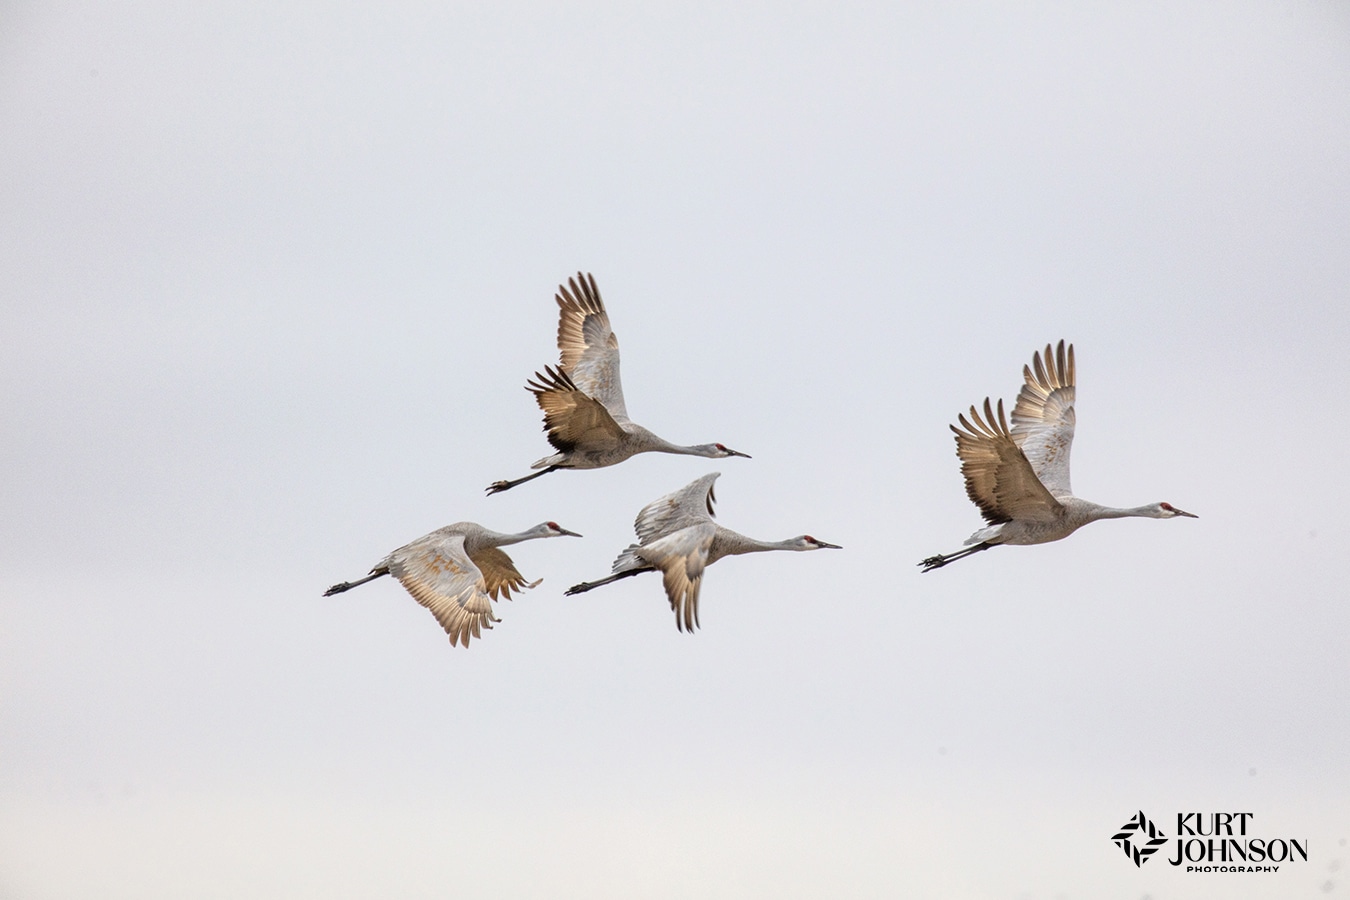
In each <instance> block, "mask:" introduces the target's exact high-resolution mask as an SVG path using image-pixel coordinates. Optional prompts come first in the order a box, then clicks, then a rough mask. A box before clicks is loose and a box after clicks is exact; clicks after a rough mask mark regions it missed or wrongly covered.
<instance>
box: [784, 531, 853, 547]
mask: <svg viewBox="0 0 1350 900" xmlns="http://www.w3.org/2000/svg"><path fill="white" fill-rule="evenodd" d="M795 540H796V542H797V543H798V544H799V545H800V546H799V547H798V548H797V549H799V550H843V549H844V548H843V547H841V546H839V545H838V544H827V543H825V542H824V541H820V540H816V539H815V538H813V537H811V535H809V534H804V535H802V536H801V537H799V538H796V539H795Z"/></svg>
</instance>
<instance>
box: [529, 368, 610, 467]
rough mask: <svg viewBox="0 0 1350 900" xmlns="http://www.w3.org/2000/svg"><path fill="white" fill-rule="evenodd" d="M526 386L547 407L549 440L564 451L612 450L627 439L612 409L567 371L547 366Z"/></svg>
mask: <svg viewBox="0 0 1350 900" xmlns="http://www.w3.org/2000/svg"><path fill="white" fill-rule="evenodd" d="M525 388H526V390H528V391H530V392H531V393H533V394H534V399H535V401H536V402H537V403H538V404H539V408H540V409H542V410H543V411H544V430H545V431H547V432H548V442H549V443H550V444H552V445H553V446H554V447H556V448H557V449H558V450H560V451H561V452H563V453H569V452H571V451H572V450H576V449H577V448H582V449H584V450H591V451H599V450H609V449H612V448H614V447H617V446H618V445H619V442H620V441H621V440H622V439H623V429H622V428H620V427H619V423H618V422H616V421H614V417H613V416H611V415H610V414H609V410H607V409H605V407H604V406H603V405H602V404H601V403H600V401H598V400H596V399H595V398H593V397H590V396H588V395H587V394H585V393H584V392H583V391H582V390H581V389H580V388H578V387H577V385H576V383H575V382H573V381H572V378H571V377H570V376H569V375H568V374H567V372H566V371H564V370H562V369H554V368H552V367H551V366H545V367H544V373H543V374H542V375H541V374H540V373H538V372H535V373H534V378H533V379H531V380H530V381H528V382H527V383H526V385H525ZM541 462H542V461H541Z"/></svg>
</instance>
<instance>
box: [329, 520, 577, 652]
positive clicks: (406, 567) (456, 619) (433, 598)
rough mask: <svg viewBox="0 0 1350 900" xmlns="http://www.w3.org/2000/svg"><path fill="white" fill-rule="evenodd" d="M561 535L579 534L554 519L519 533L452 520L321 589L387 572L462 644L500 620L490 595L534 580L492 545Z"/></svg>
mask: <svg viewBox="0 0 1350 900" xmlns="http://www.w3.org/2000/svg"><path fill="white" fill-rule="evenodd" d="M563 535H570V536H572V537H581V535H579V534H577V533H576V532H575V531H568V530H567V529H566V528H563V527H562V526H561V525H559V524H558V523H557V522H544V523H542V524H539V525H536V526H534V527H533V528H531V529H529V530H528V531H522V532H520V533H519V534H502V533H500V532H497V531H491V530H489V529H487V528H484V527H483V526H482V525H479V524H477V523H476V522H456V523H455V524H454V525H447V526H445V527H444V528H438V529H436V530H435V531H433V532H431V534H427V535H423V536H422V537H420V538H418V539H417V540H415V541H413V542H412V543H411V544H405V545H403V546H402V547H399V548H398V549H397V550H395V551H394V552H393V553H390V554H389V555H388V556H386V557H385V558H384V559H382V560H380V561H379V562H378V563H376V564H375V568H373V569H371V570H370V574H369V575H367V576H366V577H365V578H358V579H357V580H356V581H344V582H342V583H341V584H335V585H333V586H332V587H330V588H329V589H328V590H326V591H324V593H323V595H324V596H325V597H331V596H333V595H334V594H340V593H342V592H343V591H349V590H351V589H352V588H354V587H356V586H357V585H361V584H365V583H366V582H367V581H374V580H375V579H376V578H379V577H381V576H383V575H393V576H394V577H395V578H397V579H398V580H399V581H400V582H402V584H403V587H404V588H406V589H407V591H408V593H409V594H412V595H413V599H415V600H416V601H417V602H418V603H420V604H422V605H423V606H425V607H426V608H427V609H429V610H431V614H432V615H433V616H435V617H436V621H437V622H440V623H441V627H442V628H444V629H445V633H446V634H447V635H449V637H450V645H451V646H455V645H456V644H461V643H462V645H463V646H464V647H468V646H469V638H470V637H481V636H482V629H484V628H488V629H490V628H492V623H493V622H500V621H501V619H498V618H497V617H496V616H494V615H493V614H492V603H491V601H492V600H496V599H497V597H498V596H499V595H500V596H502V597H505V598H506V599H507V600H510V599H511V592H512V591H513V590H514V591H519V590H522V589H525V588H532V587H535V586H536V585H538V584H539V581H532V582H529V583H526V581H525V578H524V576H522V575H521V574H520V572H518V571H517V570H516V566H515V563H513V562H511V557H509V556H507V555H506V554H505V553H504V552H503V551H502V550H500V549H498V548H500V547H504V546H506V545H508V544H519V543H520V542H521V541H532V540H534V539H536V538H548V537H562V536H563ZM542 580H543V579H540V581H542Z"/></svg>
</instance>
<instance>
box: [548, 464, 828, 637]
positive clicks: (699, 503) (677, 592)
mask: <svg viewBox="0 0 1350 900" xmlns="http://www.w3.org/2000/svg"><path fill="white" fill-rule="evenodd" d="M718 475H719V473H717V472H713V473H711V474H708V475H704V476H703V477H702V478H699V479H698V480H696V481H693V482H691V483H689V484H687V485H685V486H684V487H682V488H680V489H679V490H678V491H675V492H674V493H671V494H667V495H666V496H664V497H662V498H660V499H659V500H655V501H653V502H651V503H649V504H647V505H646V506H644V507H643V508H642V511H641V512H639V513H638V515H637V521H636V522H634V523H633V528H634V530H636V531H637V535H638V543H636V544H633V545H632V546H630V547H629V548H628V549H627V550H624V551H623V552H622V553H620V554H619V558H618V559H616V560H615V561H614V568H613V572H614V574H612V575H610V576H609V577H608V578H602V579H600V580H599V581H590V582H583V583H581V584H577V585H573V586H572V587H570V588H568V589H567V591H566V593H568V594H580V593H584V592H585V591H589V590H591V589H592V588H597V587H600V586H601V585H602V584H610V583H611V582H614V581H618V580H619V579H620V578H628V577H630V576H633V575H640V574H642V573H643V572H655V571H657V570H658V569H659V570H660V571H661V572H662V573H663V574H664V575H665V587H666V596H667V597H669V598H670V608H671V609H672V610H674V612H675V627H676V628H678V629H679V630H680V631H687V632H689V633H690V634H692V633H693V631H694V629H695V628H697V627H698V593H699V588H700V587H701V586H702V584H703V570H704V569H706V568H707V567H708V566H710V565H712V564H713V563H715V562H717V561H718V560H719V559H721V558H722V557H724V556H736V555H738V554H741V553H758V552H759V551H761V550H821V549H827V548H828V549H830V550H839V549H842V548H840V547H839V545H838V544H827V543H825V542H824V541H818V540H816V539H815V538H813V537H811V535H809V534H803V535H801V536H800V537H795V538H789V539H788V540H786V541H776V542H769V541H757V540H755V539H754V538H748V537H746V536H745V535H743V534H737V533H736V532H734V531H732V530H731V529H729V528H723V527H722V526H721V525H718V524H717V523H716V522H714V521H713V503H715V502H716V501H717V498H716V497H715V496H713V482H715V481H716V480H717V477H718Z"/></svg>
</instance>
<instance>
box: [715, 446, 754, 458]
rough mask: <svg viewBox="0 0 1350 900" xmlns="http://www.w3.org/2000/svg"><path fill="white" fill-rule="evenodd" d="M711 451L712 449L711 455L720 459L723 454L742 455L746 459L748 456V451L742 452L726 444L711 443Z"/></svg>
mask: <svg viewBox="0 0 1350 900" xmlns="http://www.w3.org/2000/svg"><path fill="white" fill-rule="evenodd" d="M712 451H713V452H712V456H713V458H714V459H720V458H722V457H725V456H744V457H745V458H746V459H749V458H750V454H749V453H742V452H741V451H739V450H732V449H731V448H730V447H728V446H727V445H726V444H713V445H712Z"/></svg>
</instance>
